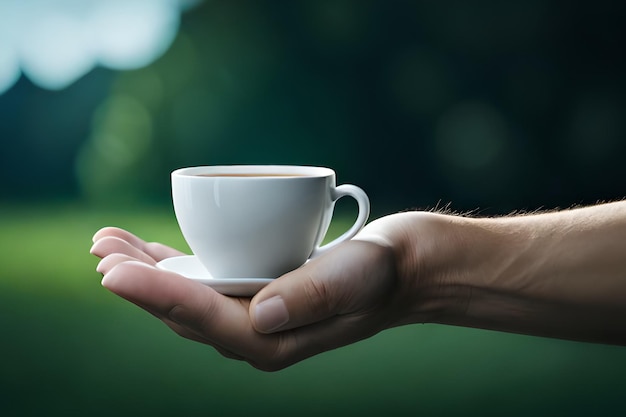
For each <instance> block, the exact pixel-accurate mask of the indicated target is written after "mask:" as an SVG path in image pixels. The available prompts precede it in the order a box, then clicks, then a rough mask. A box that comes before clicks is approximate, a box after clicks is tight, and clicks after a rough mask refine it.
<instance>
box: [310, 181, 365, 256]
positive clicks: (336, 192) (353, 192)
mask: <svg viewBox="0 0 626 417" xmlns="http://www.w3.org/2000/svg"><path fill="white" fill-rule="evenodd" d="M345 196H350V197H352V198H354V199H355V200H356V202H357V204H358V207H359V214H358V216H357V218H356V221H355V222H354V224H353V225H352V227H351V228H350V229H348V230H347V231H346V232H345V233H344V234H342V235H341V236H339V237H338V238H337V239H335V240H333V241H331V242H328V243H327V244H325V245H324V246H319V247H316V248H315V249H313V252H312V253H311V256H310V257H309V259H313V258H316V257H318V256H320V255H322V254H324V253H326V252H328V251H329V250H330V249H332V248H334V247H335V246H337V245H338V244H339V243H341V242H343V241H345V240H348V239H352V238H353V237H354V236H355V235H356V234H357V233H359V231H360V230H361V229H362V228H363V226H365V222H366V221H367V218H368V217H369V215H370V200H369V198H368V197H367V194H365V191H363V190H362V189H361V188H359V187H357V186H356V185H351V184H343V185H340V186H338V187H335V188H334V189H333V190H332V191H331V198H332V200H333V202H335V201H337V200H339V199H340V198H341V197H345Z"/></svg>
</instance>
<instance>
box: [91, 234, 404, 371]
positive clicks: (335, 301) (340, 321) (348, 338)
mask: <svg viewBox="0 0 626 417" xmlns="http://www.w3.org/2000/svg"><path fill="white" fill-rule="evenodd" d="M379 229H380V230H382V229H384V228H377V227H376V226H375V225H371V226H369V228H366V229H364V231H363V232H362V233H361V234H360V235H359V237H358V238H357V239H355V240H352V241H349V242H345V243H344V244H342V245H339V246H338V247H337V248H336V249H335V250H333V251H331V252H330V253H328V254H326V255H324V256H321V257H319V258H316V259H314V260H312V261H310V262H308V263H307V264H306V265H305V266H303V267H301V268H299V269H297V270H295V271H293V272H290V273H288V274H286V275H284V276H282V277H280V278H278V279H276V280H274V281H273V282H271V283H270V284H269V285H267V286H266V287H265V288H263V289H262V290H261V291H260V292H259V293H258V294H257V295H256V296H255V297H253V298H252V299H248V298H233V297H227V296H224V295H221V294H219V293H217V292H216V291H214V290H213V289H211V288H210V287H207V286H205V285H202V284H200V283H198V282H195V281H192V280H189V279H186V278H184V277H182V276H180V275H178V274H176V273H173V272H169V271H164V270H160V269H158V268H156V267H155V264H156V262H158V261H160V260H161V259H164V258H167V257H171V256H178V255H182V253H181V252H179V251H177V250H174V249H172V248H169V247H167V246H165V245H162V244H159V243H146V242H144V241H143V240H141V239H140V238H138V237H136V236H134V235H132V234H131V233H129V232H127V231H125V230H122V229H118V228H104V229H102V230H100V231H98V232H97V233H96V234H95V236H94V239H93V240H94V245H93V247H92V249H91V253H93V254H95V255H96V256H99V257H101V258H102V261H101V262H100V263H99V265H98V267H97V270H98V271H99V272H101V273H103V274H104V278H103V280H102V285H103V286H104V287H106V288H108V289H109V290H110V291H112V292H113V293H115V294H117V295H119V296H121V297H123V298H125V299H127V300H129V301H131V302H133V303H135V304H136V305H138V306H139V307H141V308H143V309H145V310H146V311H148V312H150V313H151V314H153V315H154V316H156V317H158V318H159V319H161V320H162V321H163V322H165V323H166V324H167V325H168V326H169V327H170V328H171V329H172V330H174V331H175V332H177V333H178V334H179V335H181V336H183V337H186V338H188V339H192V340H195V341H198V342H201V343H205V344H208V345H211V346H213V347H214V348H215V349H216V350H218V351H219V352H220V353H221V354H222V355H224V356H226V357H229V358H234V359H240V360H245V361H247V362H249V363H250V364H251V365H252V366H254V367H256V368H259V369H263V370H278V369H281V368H284V367H286V366H289V365H291V364H293V363H296V362H298V361H300V360H303V359H305V358H307V357H310V356H313V355H315V354H318V353H321V352H323V351H327V350H330V349H334V348H337V347H339V346H343V345H346V344H349V343H353V342H355V341H357V340H360V339H363V338H366V337H369V336H371V335H373V334H375V333H377V332H379V331H381V330H383V329H385V328H387V327H391V326H395V325H398V324H399V323H400V321H401V319H402V317H403V315H404V312H403V311H402V309H403V307H404V306H405V304H403V303H402V302H399V300H398V298H399V297H398V296H399V294H401V291H398V289H399V287H400V283H399V280H398V273H397V265H396V257H395V253H394V248H393V247H392V246H391V243H390V242H389V240H388V238H387V237H386V236H385V235H383V234H381V233H379V232H378V231H377V230H379ZM368 230H369V231H371V233H368Z"/></svg>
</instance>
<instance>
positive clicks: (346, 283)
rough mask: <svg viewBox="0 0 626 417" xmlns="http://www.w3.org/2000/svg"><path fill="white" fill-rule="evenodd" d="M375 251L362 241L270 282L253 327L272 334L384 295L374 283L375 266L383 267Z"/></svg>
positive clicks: (257, 302) (253, 311)
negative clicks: (372, 275)
mask: <svg viewBox="0 0 626 417" xmlns="http://www.w3.org/2000/svg"><path fill="white" fill-rule="evenodd" d="M373 246H374V245H372V244H371V243H368V242H362V241H349V242H346V243H343V244H341V245H339V246H338V247H337V248H335V249H334V250H332V251H331V252H329V253H327V254H325V255H323V256H320V257H319V258H316V259H313V260H311V261H309V262H308V263H307V264H305V265H304V266H302V267H300V268H299V269H296V270H295V271H292V272H290V273H288V274H285V275H283V276H282V277H280V278H277V279H276V280H274V281H273V282H271V283H270V284H269V285H267V286H266V287H265V288H263V289H262V290H261V291H260V292H259V293H258V294H257V295H256V296H255V297H254V298H253V300H252V302H251V304H250V310H249V313H250V317H251V320H252V324H253V326H254V328H255V329H256V330H257V331H258V332H261V333H273V332H277V331H282V330H287V329H293V328H296V327H300V326H304V325H308V324H312V323H316V322H320V321H322V320H326V319H328V318H331V317H334V316H338V315H343V314H348V313H351V312H356V311H358V310H360V309H362V308H364V307H366V306H367V305H368V304H369V303H371V302H372V300H373V299H374V298H375V297H376V294H378V295H380V292H379V291H380V290H381V289H380V288H377V287H378V285H377V283H376V281H377V280H375V279H371V278H373V277H371V276H370V275H371V274H372V272H373V270H376V269H377V268H372V265H380V264H384V262H379V261H381V259H380V258H379V257H378V256H377V255H380V253H378V252H377V251H375V250H372V247H373ZM377 258H378V259H377ZM374 273H375V272H374ZM368 284H369V285H368Z"/></svg>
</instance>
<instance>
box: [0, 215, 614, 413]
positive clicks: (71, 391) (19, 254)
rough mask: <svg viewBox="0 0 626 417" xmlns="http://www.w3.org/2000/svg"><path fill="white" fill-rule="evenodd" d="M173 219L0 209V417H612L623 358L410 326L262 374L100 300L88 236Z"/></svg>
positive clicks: (167, 225) (570, 346) (161, 229)
mask: <svg viewBox="0 0 626 417" xmlns="http://www.w3.org/2000/svg"><path fill="white" fill-rule="evenodd" d="M106 225H117V226H121V227H124V228H128V229H129V230H132V231H133V232H136V233H137V234H139V235H141V236H142V237H144V238H146V239H148V240H158V241H162V242H165V243H168V244H171V245H173V246H176V247H178V248H183V249H184V248H185V245H184V241H183V240H182V237H181V236H180V234H179V232H178V228H177V225H176V222H175V220H174V217H173V213H172V211H171V210H169V209H167V208H149V207H144V208H139V207H135V208H132V211H128V212H124V211H114V210H107V209H93V208H87V207H85V206H81V205H72V204H54V205H40V206H37V207H36V206H28V207H26V206H5V207H3V208H0V231H1V232H0V249H1V252H0V261H1V263H0V303H1V304H0V329H1V330H2V341H1V345H0V346H1V350H0V353H1V354H2V356H1V360H2V367H1V370H0V415H1V416H57V415H58V416H61V415H63V416H131V415H133V416H138V415H139V416H143V415H146V416H196V415H215V416H224V415H247V414H250V415H262V416H263V415H270V416H276V415H298V416H309V415H311V416H313V415H332V416H334V415H344V416H352V415H381V416H389V415H420V416H433V415H437V416H446V415H498V416H525V415H529V416H539V415H546V416H548V415H549V416H555V415H567V416H572V415H581V416H582V415H584V416H591V415H595V416H607V415H624V412H625V411H626V402H625V401H624V392H625V391H626V348H621V347H614V346H604V345H591V344H584V343H574V342H567V341H559V340H550V339H542V338H534V337H527V336H520V335H511V334H502V333H495V332H488V331H481V330H472V329H461V328H454V327H445V326H437V325H414V326H406V327H403V328H398V329H393V330H389V331H386V332H383V333H381V334H379V335H377V336H375V337H373V338H371V339H368V340H365V341H362V342H360V343H357V344H355V345H352V346H348V347H345V348H342V349H338V350H336V351H332V352H327V353H325V354H322V355H319V356H317V357H314V358H311V359H309V360H308V361H305V362H303V363H300V364H297V365H295V366H293V367H291V368H288V369H286V370H284V371H280V372H277V373H263V372H260V371H257V370H255V369H253V368H252V367H250V366H249V365H247V364H244V363H241V362H237V361H232V360H229V359H225V358H223V357H221V356H220V355H219V354H217V353H216V352H214V351H213V350H212V349H211V348H210V347H207V346H203V345H200V344H197V343H195V342H190V341H187V340H184V339H182V338H179V337H178V336H176V335H175V334H174V333H173V332H171V331H170V330H169V329H168V328H166V327H165V326H164V325H163V324H161V323H160V322H159V321H158V320H156V319H154V318H153V317H151V316H150V315H148V314H147V313H145V312H144V311H142V310H140V309H139V308H137V307H135V306H133V305H131V304H129V303H127V302H125V301H123V300H121V299H119V298H117V297H115V296H114V295H112V294H110V293H109V292H108V291H107V290H105V289H104V288H102V287H101V286H100V276H99V274H98V273H96V272H95V270H94V268H95V266H96V264H97V259H96V258H95V257H93V256H92V255H90V254H89V248H90V246H91V236H92V235H93V233H94V232H95V231H96V230H97V229H98V228H100V227H102V226H106Z"/></svg>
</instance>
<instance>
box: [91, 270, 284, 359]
mask: <svg viewBox="0 0 626 417" xmlns="http://www.w3.org/2000/svg"><path fill="white" fill-rule="evenodd" d="M102 285H103V286H104V287H106V288H108V289H109V290H110V291H112V292H114V293H115V294H117V295H119V296H121V297H123V298H125V299H127V300H129V301H131V302H133V303H135V304H137V305H139V306H140V307H142V308H144V309H146V310H147V311H149V312H151V313H152V314H154V315H156V316H157V317H160V318H162V319H163V320H164V321H166V320H167V321H166V323H168V322H173V323H176V324H177V326H176V327H175V329H174V330H175V331H177V332H180V333H182V334H183V335H185V337H188V336H189V338H192V337H196V338H197V337H200V338H201V340H202V341H203V342H204V343H208V344H211V345H212V346H215V347H219V348H220V349H222V350H227V351H229V352H231V353H232V354H234V355H239V356H241V357H264V356H266V355H268V354H271V353H273V352H274V351H275V347H276V340H274V338H270V337H267V336H266V335H262V334H259V333H258V332H256V331H255V330H254V328H253V327H252V324H251V323H250V317H249V315H248V305H249V301H247V300H244V299H237V298H230V297H226V296H223V295H221V294H219V293H217V292H216V291H214V290H213V289H211V288H209V287H207V286H205V285H202V284H200V283H198V282H195V281H193V280H189V279H187V278H184V277H182V276H180V275H178V274H175V273H172V272H169V271H164V270H160V269H157V268H155V267H152V266H150V265H146V264H145V263H141V262H136V261H129V262H122V263H119V264H117V265H116V266H115V267H113V268H112V269H111V270H110V271H109V272H108V273H107V274H106V275H105V276H104V278H103V279H102ZM183 329H184V330H183ZM192 334H195V335H196V336H193V335H192Z"/></svg>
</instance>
